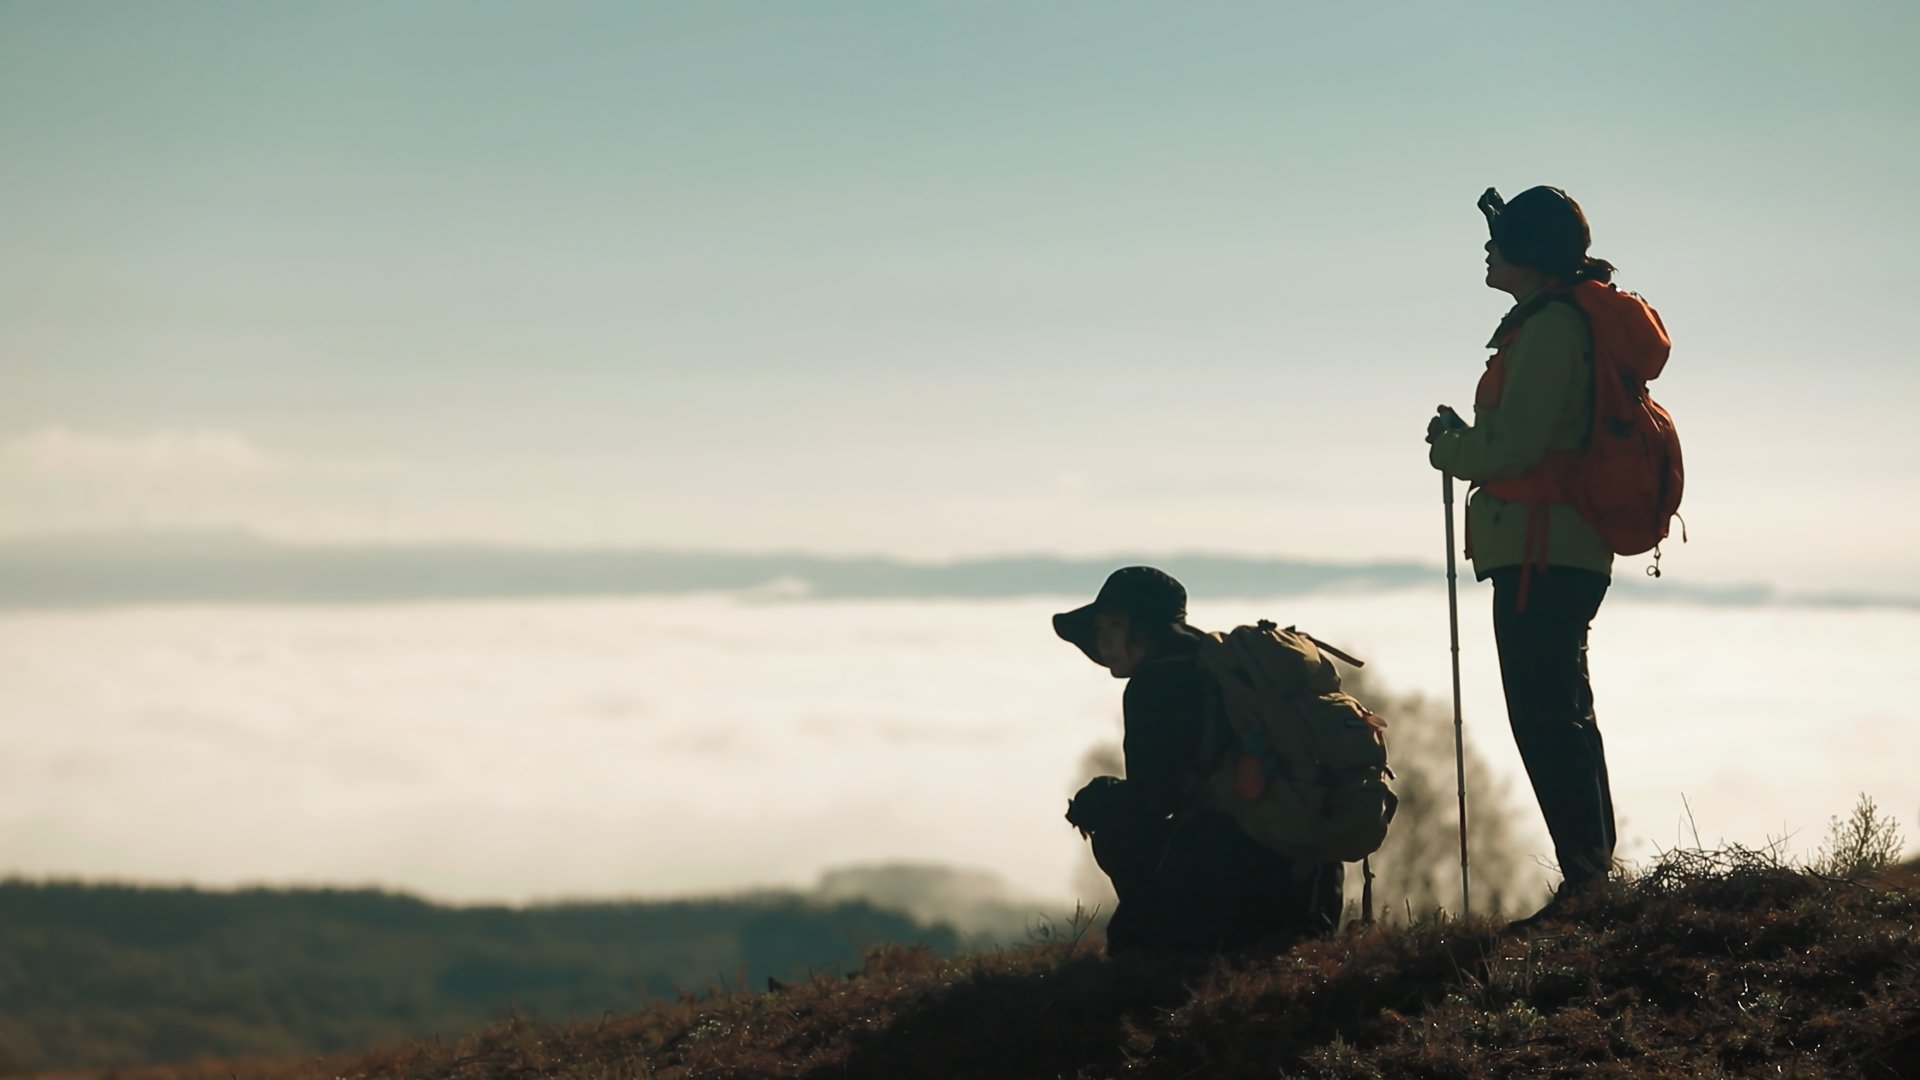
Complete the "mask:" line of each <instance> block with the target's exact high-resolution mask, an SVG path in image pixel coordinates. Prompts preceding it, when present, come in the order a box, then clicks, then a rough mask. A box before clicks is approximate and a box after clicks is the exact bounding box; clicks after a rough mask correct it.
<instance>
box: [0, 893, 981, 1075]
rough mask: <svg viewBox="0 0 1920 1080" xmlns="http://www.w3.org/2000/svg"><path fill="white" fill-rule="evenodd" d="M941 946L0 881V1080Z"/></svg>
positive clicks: (778, 912) (931, 930)
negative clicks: (889, 948)
mask: <svg viewBox="0 0 1920 1080" xmlns="http://www.w3.org/2000/svg"><path fill="white" fill-rule="evenodd" d="M889 942H897V943H903V944H915V943H920V944H925V945H927V946H928V947H929V948H931V949H933V950H934V951H936V952H940V953H943V954H951V953H953V952H954V951H956V950H957V948H958V947H959V945H960V941H959V939H958V937H957V936H956V934H955V933H954V932H953V931H952V930H950V929H948V928H947V927H944V926H936V927H926V926H923V925H920V924H918V923H916V922H914V921H913V920H912V919H910V918H908V917H906V916H904V915H899V914H895V913H893V912H888V911H883V910H880V909H878V908H875V907H874V906H872V905H871V904H868V903H865V902H860V901H847V902H841V903H835V904H832V905H826V904H821V903H817V902H811V901H808V900H804V899H802V898H799V897H794V896H766V897H757V898H746V899H738V900H713V901H697V902H673V903H621V904H566V905H555V906H550V907H539V908H527V909H511V908H503V907H475V908H454V907H441V906H437V905H434V904H429V903H426V902H424V901H421V900H418V899H414V898H411V897H406V896H399V895H394V894H390V893H382V892H375V891H344V890H292V891H280V890H265V889H256V890H245V891H239V892H202V891H199V890H194V889H158V888H140V887H128V886H105V885H80V884H63V883H53V884H36V883H27V882H19V881H8V882H0V1072H17V1071H22V1070H25V1069H31V1068H36V1067H40V1068H44V1067H57V1066H64V1065H114V1064H129V1063H139V1062H165V1061H184V1060H190V1059H194V1058H198V1057H205V1056H219V1057H250V1056H256V1055H272V1056H282V1057H284V1056H288V1055H296V1054H307V1053H315V1052H321V1051H328V1050H340V1049H354V1048H359V1047H364V1046H370V1045H374V1044H376V1043H379V1042H382V1041H393V1040H395V1039H401V1038H409V1037H419V1036H425V1035H432V1034H440V1033H453V1032H460V1031H466V1030H470V1029H472V1028H474V1027H477V1026H480V1025H483V1024H486V1023H488V1022H490V1021H492V1020H495V1019H497V1018H499V1017H500V1016H502V1015H504V1014H505V1013H507V1012H508V1011H509V1010H510V1009H518V1010H520V1011H521V1012H523V1013H530V1014H533V1015H535V1016H538V1017H540V1018H542V1019H546V1020H560V1019H565V1018H591V1017H597V1016H599V1015H601V1014H602V1013H603V1012H604V1011H606V1010H609V1009H611V1010H615V1011H620V1012H627V1011H631V1010H633V1009H634V1008H636V1007H638V1006H640V1005H641V1004H642V1003H643V1002H644V1001H646V1000H647V999H648V998H651V997H672V996H674V995H675V994H676V993H678V992H679V991H680V990H683V989H684V990H691V991H700V990H706V989H708V988H710V987H713V986H714V985H715V984H717V983H718V984H726V985H734V984H736V983H737V982H738V981H740V980H744V981H745V983H746V985H749V986H753V987H756V988H758V987H763V986H764V985H765V981H766V979H767V977H768V976H770V975H772V976H781V975H789V974H791V973H795V972H799V973H804V972H805V971H806V970H807V969H812V970H814V971H832V970H852V969H855V968H857V967H858V966H859V964H860V961H861V953H862V949H863V948H866V947H871V946H874V945H879V944H883V943H889Z"/></svg>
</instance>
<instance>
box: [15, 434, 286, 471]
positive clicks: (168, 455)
mask: <svg viewBox="0 0 1920 1080" xmlns="http://www.w3.org/2000/svg"><path fill="white" fill-rule="evenodd" d="M276 464H277V463H276V461H275V459H274V458H273V456H272V455H270V454H268V453H267V452H266V451H265V450H263V449H261V447H260V446H259V445H258V444H256V443H255V442H254V441H253V440H252V439H251V438H249V437H248V436H247V435H245V434H244V433H242V432H238V431H229V430H219V429H210V428H200V429H186V430H158V431H146V432H140V433H134V434H115V433H108V432H99V431H82V430H77V429H75V428H70V427H65V426H63V425H58V424H53V425H47V426H44V427H39V428H35V429H34V430H32V431H28V432H25V433H22V434H19V435H15V436H14V437H12V438H10V439H7V440H5V441H4V442H0V469H5V470H7V471H8V472H10V473H13V474H15V478H17V479H28V480H55V481H74V480H97V479H111V480H125V481H154V480H162V481H189V482H197V481H204V480H208V479H213V478H224V477H253V476H258V475H260V474H262V473H266V472H269V471H271V470H273V469H274V468H275V467H276Z"/></svg>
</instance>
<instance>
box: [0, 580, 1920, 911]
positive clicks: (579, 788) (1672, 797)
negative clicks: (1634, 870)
mask: <svg viewBox="0 0 1920 1080" xmlns="http://www.w3.org/2000/svg"><path fill="white" fill-rule="evenodd" d="M1089 587H1090V588H1091V587H1092V586H1091V584H1090V586H1089ZM1078 599H1084V598H1078ZM1078 599H1075V598H1061V599H1060V600H1058V601H1048V600H1046V599H1037V600H1036V599H1028V600H1018V601H995V602H985V603H963V602H940V603H911V602H886V603H880V602H860V603H817V602H777V603H765V602H753V601H743V600H740V599H737V598H734V599H726V598H714V597H707V598H697V597H696V598H673V599H659V600H618V601H613V600H587V601H571V602H506V603H491V602H489V603H462V604H421V605H411V606H369V607H341V608H332V607H312V608H258V607H249V608H220V607H197V608H195V607H182V608H152V609H144V610H127V611H111V612H66V613H44V614H43V613H14V614H7V615H0V740H4V742H5V744H6V746H7V748H8V750H7V754H6V755H5V757H4V759H0V872H19V873H27V874H36V875H39V874H77V875H83V876H88V877H134V878H142V879H149V880H151V879H161V880H179V879H183V878H184V879H191V880H195V881H202V882H209V883H234V882H241V881H259V880H266V881H308V882H314V881H327V882H377V883H381V884H386V885H392V886H402V887H405V888H409V889H414V890H421V891H424V892H427V893H431V894H434V895H438V896H443V897H456V898H462V899H476V900H477V899H525V898H529V897H542V896H548V897H550V896H556V895H608V894H632V893H651V894H664V893H686V892H701V891H709V890H725V889H735V888H744V887H749V886H755V885H771V884H794V885H805V884H808V883H810V882H811V881H812V880H814V877H815V875H816V874H817V873H818V872H819V871H820V870H821V869H823V868H825V867H831V866H837V865H845V864H850V863H872V862H884V861H891V860H901V859H908V860H913V861H933V862H942V863H949V864H953V865H961V866H975V867H983V868H987V869H990V870H993V871H995V872H997V873H999V874H1000V875H1002V876H1003V877H1005V878H1006V879H1007V880H1008V881H1009V882H1011V883H1012V884H1013V885H1014V887H1015V888H1016V889H1018V890H1021V891H1023V892H1027V893H1031V894H1036V895H1040V896H1046V897H1058V896H1060V895H1061V894H1062V893H1063V892H1064V891H1065V890H1066V889H1067V888H1068V882H1069V880H1070V877H1071V874H1072V871H1073V869H1074V867H1075V865H1076V862H1077V860H1078V859H1079V857H1080V851H1081V847H1082V844H1081V842H1080V841H1079V840H1078V838H1077V837H1075V836H1074V834H1073V832H1072V830H1071V829H1069V828H1067V826H1066V825H1065V824H1064V822H1063V821H1062V820H1061V817H1060V815H1061V812H1062V810H1063V807H1064V805H1065V801H1066V797H1067V795H1068V787H1069V785H1070V783H1071V781H1072V779H1073V777H1074V775H1075V772H1076V770H1077V768H1078V766H1079V762H1080V759H1081V757H1082V755H1083V754H1084V752H1085V751H1086V750H1087V748H1088V747H1089V746H1091V745H1093V744H1094V743H1096V742H1102V741H1109V740H1111V739H1113V738H1114V737H1115V735H1116V734H1117V718H1118V707H1119V706H1118V703H1119V696H1120V692H1121V689H1122V687H1121V685H1120V684H1119V683H1116V682H1114V681H1113V680H1112V679H1111V678H1109V677H1107V676H1106V674H1105V673H1104V672H1102V671H1099V670H1098V669H1095V668H1093V667H1092V666H1091V665H1089V664H1087V663H1086V662H1085V661H1084V660H1083V659H1081V658H1080V657H1079V656H1078V654H1076V653H1075V652H1074V651H1073V650H1072V649H1071V648H1069V647H1067V646H1065V645H1063V644H1061V643H1060V642H1058V641H1057V640H1055V639H1054V638H1053V637H1052V635H1051V632H1050V629H1049V627H1048V623H1047V615H1048V614H1049V613H1050V612H1052V611H1056V610H1060V609H1061V605H1064V604H1066V603H1069V602H1078ZM1486 602H1487V598H1486V593H1485V590H1484V589H1482V588H1478V587H1474V586H1471V585H1469V586H1467V591H1466V595H1465V597H1464V603H1463V625H1462V629H1463V641H1462V648H1463V656H1464V658H1465V675H1466V683H1465V690H1466V716H1467V724H1468V732H1469V737H1470V738H1472V739H1473V740H1474V741H1475V743H1476V745H1477V746H1478V747H1479V749H1480V751H1481V752H1482V753H1483V754H1484V755H1485V756H1486V758H1487V759H1488V762H1489V764H1490V766H1491V767H1492V770H1493V771H1494V773H1495V774H1496V775H1498V776H1500V777H1502V778H1504V780H1505V782H1506V783H1507V784H1508V785H1509V786H1510V787H1511V789H1512V791H1513V793H1514V795H1515V797H1516V798H1515V801H1516V802H1517V803H1518V804H1519V805H1521V806H1522V807H1526V808H1527V816H1526V817H1525V819H1524V820H1523V821H1522V828H1521V829H1520V830H1519V838H1520V840H1521V842H1522V843H1524V844H1526V845H1528V851H1529V852H1531V853H1540V852H1545V851H1547V850H1548V848H1547V845H1546V843H1545V836H1544V831H1543V830H1542V829H1541V828H1540V826H1539V824H1538V819H1537V816H1536V815H1534V813H1533V811H1532V810H1531V800H1530V799H1529V798H1527V797H1526V792H1527V790H1528V789H1527V784H1526V781H1525V778H1524V776H1523V774H1522V771H1521V766H1520V763H1519V760H1518V756H1517V754H1516V753H1515V752H1514V750H1513V746H1512V740H1511V738H1510V737H1509V735H1508V734H1507V730H1506V720H1505V713H1504V709H1503V708H1502V706H1501V698H1500V690H1499V684H1498V676H1497V671H1496V667H1495V661H1494V656H1493V651H1492V646H1491V642H1490V640H1489V637H1490V635H1489V633H1488V631H1487V625H1486V622H1487V620H1486V617H1485V611H1486ZM1262 615H1265V616H1271V617H1274V618H1277V619H1280V620H1282V621H1286V622H1292V621H1296V620H1297V621H1298V622H1299V623H1300V624H1301V625H1303V626H1306V627H1308V628H1310V629H1312V630H1314V631H1315V632H1316V633H1320V634H1323V635H1325V636H1326V637H1327V638H1328V639H1329V640H1333V641H1337V642H1339V643H1340V644H1341V645H1342V646H1345V647H1347V648H1349V649H1352V650H1353V651H1355V652H1356V653H1358V654H1360V655H1362V656H1364V657H1365V658H1366V659H1367V660H1369V661H1370V664H1371V666H1372V667H1373V668H1374V669H1377V670H1378V671H1379V672H1380V673H1381V676H1382V677H1383V678H1384V679H1385V680H1386V681H1387V682H1388V684H1389V685H1390V686H1392V687H1393V688H1395V689H1399V688H1412V689H1417V690H1421V691H1424V692H1427V693H1429V694H1433V695H1435V696H1442V695H1445V694H1446V693H1447V692H1448V691H1447V688H1448V685H1449V674H1448V659H1447V657H1448V653H1447V646H1446V642H1447V636H1446V605H1445V598H1444V593H1443V592H1442V591H1441V590H1439V589H1437V588H1433V589H1424V590H1415V591H1409V592H1404V593H1397V594H1383V595H1377V596H1364V597H1336V596H1323V597H1310V598H1300V599H1293V600H1286V601H1250V600H1223V599H1221V598H1216V597H1206V598H1200V599H1199V602H1197V603H1196V605H1195V618H1196V621H1198V622H1199V623H1200V624H1201V625H1206V626H1223V625H1228V624H1230V623H1233V622H1237V621H1246V620H1249V619H1252V618H1254V617H1257V616H1262ZM1594 633H1595V637H1594V646H1593V647H1594V653H1593V664H1594V672H1595V674H1594V678H1595V681H1596V692H1597V696H1598V699H1599V712H1600V720H1601V725H1602V727H1603V729H1604V730H1605V731H1606V737H1607V749H1608V754H1609V757H1610V760H1611V765H1612V774H1613V783H1614V790H1615V795H1616V801H1617V803H1618V806H1619V809H1620V816H1621V836H1622V839H1623V850H1622V854H1624V855H1626V856H1629V857H1634V858H1645V857H1646V856H1648V855H1649V854H1650V853H1651V852H1652V851H1653V850H1654V849H1655V848H1656V847H1659V846H1668V847H1671V846H1674V845H1676V844H1679V843H1683V842H1691V840H1692V831H1691V827H1690V826H1689V825H1688V824H1687V820H1688V812H1687V810H1686V808H1685V807H1683V804H1682V802H1681V799H1682V796H1683V795H1684V796H1685V797H1686V798H1687V800H1688V801H1689V802H1690V804H1691V816H1692V819H1693V821H1695V822H1697V826H1698V829H1699V832H1700V834H1701V838H1702V839H1703V840H1704V841H1706V842H1708V843H1713V842H1715V841H1717V840H1719V839H1720V838H1723V837H1724V838H1727V839H1731V840H1738V841H1741V842H1743V843H1748V844H1759V843H1762V842H1764V841H1765V840H1766V839H1767V838H1768V837H1770V836H1772V837H1791V838H1792V839H1791V846H1792V847H1793V848H1794V849H1795V850H1797V851H1802V852H1806V851H1811V850H1812V849H1813V847H1814V846H1816V845H1817V843H1818V841H1819V839H1820V837H1821V836H1822V835H1823V834H1824V832H1825V829H1826V824H1827V819H1828V817H1829V816H1830V815H1833V814H1842V813H1845V812H1846V811H1847V809H1848V808H1849V807H1850V806H1851V805H1852V803H1853V801H1854V799H1855V797H1856V795H1857V794H1858V793H1860V792H1862V791H1865V792H1868V793H1870V794H1873V795H1875V796H1876V797H1877V798H1878V799H1879V800H1880V803H1881V805H1882V807H1883V808H1884V809H1886V810H1887V811H1888V812H1889V813H1891V814H1893V815H1895V816H1897V817H1898V818H1899V819H1900V820H1901V821H1902V823H1903V824H1904V825H1906V826H1907V832H1908V835H1909V836H1912V835H1913V834H1914V833H1915V832H1920V829H1916V828H1915V819H1914V816H1913V815H1914V812H1915V809H1916V807H1915V805H1914V803H1913V801H1912V794H1911V793H1912V785H1911V783H1910V779H1909V775H1908V774H1909V773H1910V766H1909V762H1911V761H1912V760H1913V759H1914V758H1915V757H1916V756H1920V729H1917V728H1916V727H1915V726H1914V725H1913V724H1911V723H1909V722H1906V718H1905V717H1903V716H1901V715H1899V710H1901V709H1904V708H1906V706H1905V705H1904V704H1901V701H1902V699H1901V698H1899V696H1898V695H1899V693H1900V691H1899V689H1898V688H1897V687H1893V683H1892V680H1894V679H1897V678H1898V676H1899V674H1900V673H1902V672H1903V671H1904V670H1905V669H1906V667H1907V666H1909V658H1910V657H1911V655H1912V653H1913V650H1914V649H1915V647H1916V646H1920V614H1915V613H1911V612H1904V613H1903V612H1884V611H1879V612H1839V611H1816V610H1793V609H1779V610H1774V609H1767V610H1761V611H1754V610H1725V609H1694V608H1687V607H1681V606H1672V605H1641V604H1633V603H1616V602H1610V603H1609V605H1608V606H1607V607H1606V608H1604V609H1603V610H1602V613H1601V616H1600V619H1599V622H1598V625H1597V627H1596V629H1595V632H1594ZM1836 671H1851V672H1858V673H1861V674H1864V675H1865V676H1866V682H1867V683H1868V687H1867V689H1866V690H1865V691H1863V692H1861V693H1852V694H1836V693H1835V692H1834V691H1833V689H1832V687H1831V685H1830V682H1831V678H1830V674H1831V673H1832V672H1836ZM1881 682H1884V683H1885V684H1886V687H1893V688H1892V689H1886V688H1885V687H1882V688H1878V689H1876V687H1875V684H1876V683H1881ZM1882 690H1884V692H1882ZM1392 719H1393V718H1392V717H1389V720H1392ZM1546 876H1547V875H1546V874H1545V873H1544V872H1543V873H1542V875H1541V878H1542V881H1543V882H1544V880H1545V879H1546Z"/></svg>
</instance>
